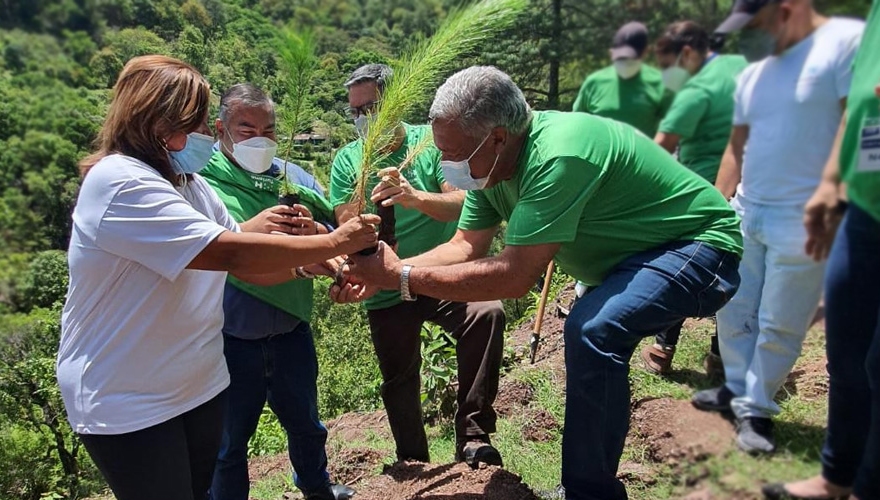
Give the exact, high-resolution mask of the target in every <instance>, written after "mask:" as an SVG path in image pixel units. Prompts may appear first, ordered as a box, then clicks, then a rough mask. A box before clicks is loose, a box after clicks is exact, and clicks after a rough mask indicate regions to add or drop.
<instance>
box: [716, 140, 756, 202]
mask: <svg viewBox="0 0 880 500" xmlns="http://www.w3.org/2000/svg"><path fill="white" fill-rule="evenodd" d="M748 138H749V127H748V126H746V125H736V126H734V127H733V130H732V131H731V133H730V141H728V143H727V148H726V149H725V150H724V156H722V158H721V165H720V166H719V168H718V176H717V177H716V179H715V188H716V189H718V191H721V194H722V195H724V197H725V198H727V199H728V200H729V199H730V198H733V195H734V194H736V186H737V185H738V184H739V183H740V181H741V180H742V163H743V151H744V150H745V144H746V141H747V140H748Z"/></svg>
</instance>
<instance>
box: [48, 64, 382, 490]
mask: <svg viewBox="0 0 880 500" xmlns="http://www.w3.org/2000/svg"><path fill="white" fill-rule="evenodd" d="M209 98H210V88H209V86H208V83H207V82H206V81H205V79H204V78H203V77H202V76H201V75H200V74H199V73H198V72H197V71H196V70H195V69H194V68H192V67H191V66H189V65H187V64H185V63H183V62H181V61H178V60H176V59H172V58H168V57H164V56H143V57H138V58H134V59H132V60H131V61H129V62H128V64H126V66H125V68H123V70H122V73H121V74H120V76H119V79H118V80H117V82H116V86H115V88H114V96H113V100H112V102H111V104H110V107H109V109H108V112H107V117H106V120H105V122H104V125H103V127H102V129H101V131H100V133H99V136H98V140H97V151H96V152H95V153H94V154H92V155H91V156H89V157H88V158H86V159H85V160H83V162H82V163H81V169H82V174H83V176H84V179H83V184H82V189H81V191H80V194H79V198H78V200H77V205H76V208H75V210H74V213H73V223H74V224H73V234H72V236H71V242H70V251H69V254H68V258H69V261H70V289H69V292H68V296H67V302H66V304H65V306H64V312H63V316H62V336H61V345H60V348H59V352H58V366H57V374H58V381H59V384H60V386H61V392H62V396H63V398H64V403H65V407H66V408H67V412H68V418H69V420H70V424H71V425H72V426H73V428H74V431H76V432H77V433H78V435H79V436H80V438H81V439H82V441H83V443H84V445H85V447H86V449H87V450H88V452H89V454H90V455H91V456H92V458H93V460H94V461H95V463H96V464H97V466H98V468H99V469H100V470H101V472H102V473H103V475H104V477H105V478H106V479H107V482H108V483H109V485H110V488H111V489H112V490H113V493H114V494H115V496H116V498H117V499H119V500H130V499H131V500H140V499H163V500H175V499H183V500H191V499H201V498H204V496H205V494H206V492H207V491H208V487H209V485H210V482H211V474H212V471H213V468H214V461H215V459H216V457H217V452H218V447H219V443H220V431H221V424H222V416H223V407H224V406H223V397H224V390H225V388H226V386H227V385H228V384H229V374H228V372H227V369H226V363H225V360H224V357H223V339H222V337H221V334H220V331H221V327H222V326H223V309H222V297H223V289H224V286H223V285H224V282H225V280H226V273H227V272H229V273H232V274H234V275H235V276H237V277H238V278H240V279H243V280H246V281H250V282H253V283H257V284H263V285H268V284H274V283H280V282H283V281H287V280H289V279H291V278H292V273H291V270H292V269H295V268H297V267H299V266H306V265H310V264H312V263H315V262H322V261H325V260H327V259H330V258H332V257H334V256H337V255H340V254H346V253H352V252H355V251H358V250H360V249H363V248H366V247H369V246H372V245H375V244H376V241H377V238H376V232H375V229H374V226H373V225H374V224H376V223H377V222H378V218H376V217H375V216H370V215H364V216H362V217H360V218H355V219H353V220H352V221H350V222H351V224H344V225H342V227H340V228H339V229H337V230H336V231H334V232H333V233H331V234H329V235H317V236H299V237H286V236H275V235H268V234H256V233H241V232H239V229H238V226H237V225H236V223H235V222H234V221H233V220H232V219H231V218H230V216H229V214H228V213H227V212H226V209H225V207H224V206H223V203H222V202H221V201H220V200H219V199H218V198H217V196H216V195H215V194H214V191H213V190H212V189H211V188H210V187H209V186H208V185H207V184H206V183H205V181H204V180H203V179H202V178H201V177H200V176H199V175H198V174H196V173H195V172H197V171H198V170H199V169H200V168H202V167H204V166H205V164H206V163H207V162H208V159H209V157H210V156H211V154H212V152H213V151H212V148H211V146H212V144H213V140H212V139H211V138H210V137H207V136H203V135H201V134H198V133H195V131H196V130H197V129H198V128H199V127H200V125H201V124H204V123H205V122H206V119H207V117H208V106H209Z"/></svg>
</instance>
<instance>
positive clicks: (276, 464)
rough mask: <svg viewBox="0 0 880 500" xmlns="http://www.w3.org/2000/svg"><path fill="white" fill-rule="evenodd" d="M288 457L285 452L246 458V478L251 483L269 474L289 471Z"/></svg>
mask: <svg viewBox="0 0 880 500" xmlns="http://www.w3.org/2000/svg"><path fill="white" fill-rule="evenodd" d="M290 470H291V468H290V458H288V456H287V453H279V454H277V455H263V456H260V457H253V458H249V459H248V479H249V480H250V482H251V484H253V483H254V482H256V481H259V480H261V479H265V478H267V477H269V476H274V475H276V474H281V473H284V472H286V473H290Z"/></svg>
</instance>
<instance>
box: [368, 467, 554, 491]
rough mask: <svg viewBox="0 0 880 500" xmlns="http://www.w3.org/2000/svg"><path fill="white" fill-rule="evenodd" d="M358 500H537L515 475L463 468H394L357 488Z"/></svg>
mask: <svg viewBox="0 0 880 500" xmlns="http://www.w3.org/2000/svg"><path fill="white" fill-rule="evenodd" d="M357 498H358V500H416V499H419V500H450V499H455V500H539V498H538V497H537V496H536V495H535V494H534V493H533V492H532V491H531V490H530V489H529V488H528V487H527V486H526V485H524V484H523V483H522V480H521V478H520V477H519V476H517V475H516V474H513V473H511V472H508V471H506V470H504V469H500V468H498V467H485V468H481V469H477V470H473V469H471V468H470V467H468V466H467V465H465V464H461V463H459V464H446V465H436V464H423V463H417V462H405V463H398V464H394V465H392V466H391V467H389V468H387V469H386V470H385V472H384V473H382V475H380V476H378V477H376V478H374V479H371V480H369V481H367V482H366V483H364V484H362V485H360V486H359V487H358V495H357Z"/></svg>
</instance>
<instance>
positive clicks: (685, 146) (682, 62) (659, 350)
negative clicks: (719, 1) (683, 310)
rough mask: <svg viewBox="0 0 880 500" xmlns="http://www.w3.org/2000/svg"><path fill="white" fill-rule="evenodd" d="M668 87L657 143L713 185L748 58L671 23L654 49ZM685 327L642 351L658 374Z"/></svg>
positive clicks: (711, 365) (716, 358)
mask: <svg viewBox="0 0 880 500" xmlns="http://www.w3.org/2000/svg"><path fill="white" fill-rule="evenodd" d="M654 51H655V55H656V57H657V62H658V63H659V65H660V68H661V69H662V72H663V84H664V85H665V86H666V88H667V89H669V90H671V91H673V92H675V100H673V101H672V106H671V107H670V108H669V111H667V112H666V116H665V117H664V118H663V121H661V122H660V129H659V131H658V132H657V135H656V137H654V141H655V142H656V143H657V144H659V145H660V146H662V147H663V149H665V150H667V151H669V152H670V153H674V152H675V151H676V150H678V161H679V162H680V163H681V164H682V165H684V166H686V167H687V168H689V169H691V170H693V171H694V172H696V173H697V174H699V176H700V177H702V178H704V179H706V180H707V181H709V182H710V183H712V184H713V185H714V184H715V176H716V175H717V174H718V167H719V165H721V157H722V156H723V155H724V150H725V148H726V147H727V140H728V138H729V137H730V129H731V128H732V127H733V93H734V91H735V90H736V78H737V76H739V74H740V72H741V71H742V70H743V69H745V67H746V65H747V64H748V63H747V62H746V59H745V57H743V56H741V55H719V54H716V53H715V52H713V51H711V50H709V34H708V33H706V30H704V29H703V28H702V27H701V26H700V25H698V24H696V23H694V22H693V21H681V22H677V23H673V24H671V25H670V26H669V27H668V28H667V29H666V32H665V33H664V34H663V36H661V37H660V38H659V39H658V40H657V42H656V43H655V44H654ZM681 328H682V326H681V325H676V326H675V327H673V328H671V329H669V330H667V331H666V332H663V333H661V334H658V335H657V337H656V342H655V343H654V344H653V345H649V346H647V347H645V348H644V349H643V350H642V353H641V356H642V360H643V361H644V363H645V367H646V368H647V369H648V370H649V371H652V372H654V373H667V372H669V371H670V370H671V369H672V358H673V356H674V355H675V347H676V346H677V345H678V338H679V335H680V334H681ZM705 365H706V371H707V373H709V375H710V376H723V375H724V367H723V365H722V364H721V355H720V354H719V349H718V336H717V334H716V335H714V336H713V337H712V348H711V350H710V352H709V354H708V355H707V356H706V360H705Z"/></svg>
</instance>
